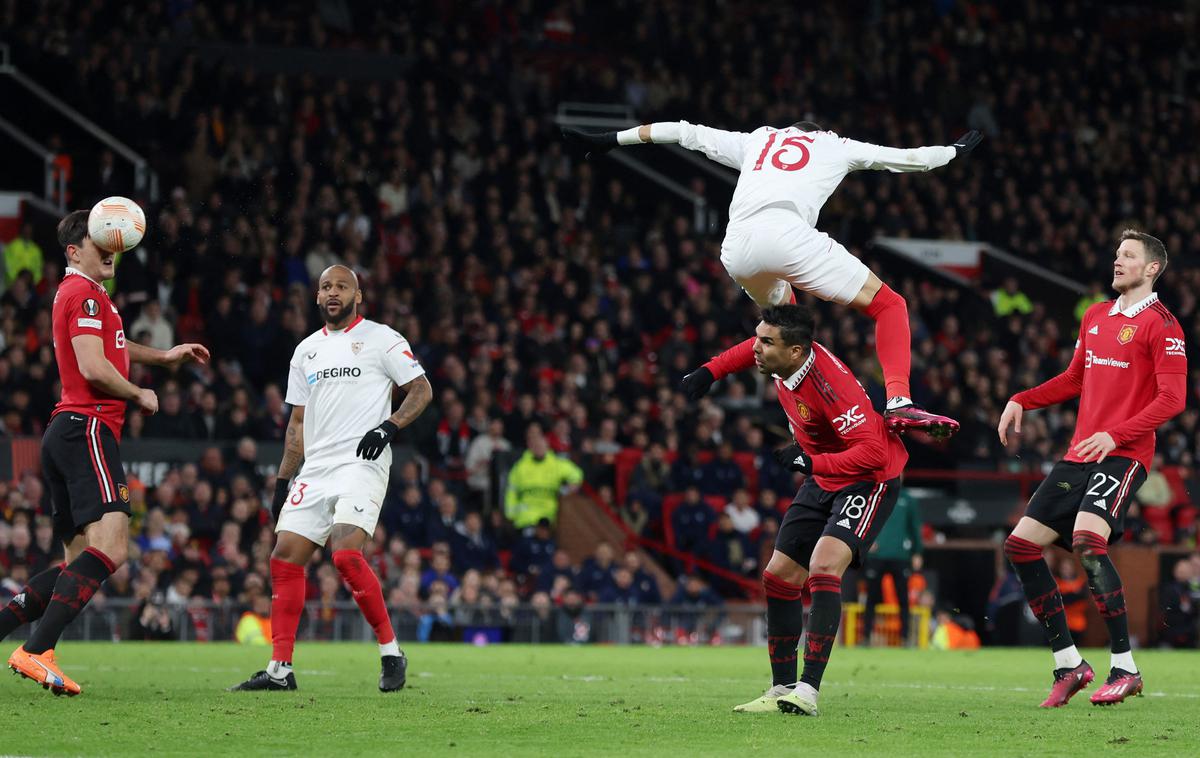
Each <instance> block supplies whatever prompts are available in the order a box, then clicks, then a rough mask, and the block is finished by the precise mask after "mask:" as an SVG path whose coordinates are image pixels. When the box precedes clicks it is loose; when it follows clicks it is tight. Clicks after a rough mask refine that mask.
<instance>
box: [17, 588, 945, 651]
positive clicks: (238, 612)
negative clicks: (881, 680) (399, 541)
mask: <svg viewBox="0 0 1200 758" xmlns="http://www.w3.org/2000/svg"><path fill="white" fill-rule="evenodd" d="M390 610H391V617H392V625H393V627H394V628H395V630H396V636H397V638H398V639H399V640H400V641H401V642H402V643H412V642H462V643H467V644H493V643H513V642H517V643H535V644H537V643H548V644H553V643H566V644H617V645H629V644H646V645H765V644H766V618H765V612H766V608H765V606H763V605H760V604H756V603H731V604H727V605H723V606H696V605H670V604H663V605H644V606H638V605H634V606H629V605H620V604H606V603H594V604H591V605H586V606H583V607H582V608H581V609H579V611H578V612H571V611H567V610H566V609H564V608H562V607H554V606H551V607H548V608H546V607H543V608H540V609H539V608H536V607H534V606H532V605H529V604H516V605H511V606H506V607H500V606H497V605H494V604H477V605H466V604H451V605H445V604H426V603H421V604H413V605H409V606H405V607H394V606H393V607H392V608H391V609H390ZM862 610H863V609H862V606H861V605H860V604H858V603H847V604H846V606H845V609H844V611H843V613H844V615H843V622H842V634H841V635H840V639H839V642H840V643H841V644H843V645H850V646H854V645H858V644H861V642H862V640H863V637H862V634H863V633H862ZM877 611H878V612H877V616H876V623H875V635H874V636H873V637H872V640H871V642H872V644H874V645H882V646H889V647H894V646H899V645H900V644H901V640H900V635H899V621H898V619H897V618H896V614H897V608H896V606H895V605H889V604H881V605H880V606H878V607H877ZM248 617H249V618H250V619H251V623H250V624H244V622H245V621H246V619H247V618H248ZM256 621H257V619H256V618H255V617H253V616H252V614H250V613H249V611H248V610H247V609H246V608H245V606H243V605H241V604H234V603H213V602H210V601H206V600H203V599H200V598H192V599H191V600H190V601H189V602H187V603H171V602H165V601H164V602H161V603H144V602H141V601H137V600H133V599H129V598H101V599H99V602H93V603H92V604H90V605H89V606H88V607H87V608H86V609H84V611H83V613H81V614H80V615H79V617H78V618H76V619H75V621H74V622H72V624H71V625H70V626H69V627H68V628H67V630H66V633H65V634H64V635H63V639H66V640H76V641H86V642H120V641H125V640H143V641H163V642H173V641H179V642H202V643H203V642H229V641H239V642H244V643H246V644H250V645H254V644H258V645H262V646H264V647H265V646H267V645H268V644H269V642H270V639H269V636H265V635H261V634H257V635H256V634H254V633H253V630H254V627H255V623H254V622H256ZM929 621H930V614H929V609H928V608H924V607H914V608H913V609H912V623H911V624H910V639H909V643H908V644H910V645H913V646H915V647H918V648H921V649H925V648H927V647H928V646H929V635H930V628H929ZM30 628H31V627H23V628H22V629H21V630H18V633H17V634H16V635H14V638H16V639H23V638H24V637H25V635H27V634H28V632H29V630H30ZM247 628H249V629H250V630H251V633H246V630H247ZM239 630H240V631H239ZM297 638H298V640H299V641H301V642H371V641H373V640H374V634H373V632H372V630H371V627H370V626H369V625H368V624H367V623H366V621H365V620H364V619H363V616H362V613H361V611H360V610H359V608H358V606H357V605H356V604H355V603H353V602H351V601H344V600H339V601H333V602H328V603H322V602H310V603H308V604H307V605H306V606H305V613H304V616H303V617H302V618H301V622H300V628H299V631H298V634H297Z"/></svg>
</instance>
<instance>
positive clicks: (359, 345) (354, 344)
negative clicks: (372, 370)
mask: <svg viewBox="0 0 1200 758" xmlns="http://www.w3.org/2000/svg"><path fill="white" fill-rule="evenodd" d="M362 346H363V343H361V342H351V343H350V352H352V353H354V354H355V355H358V351H359V350H362Z"/></svg>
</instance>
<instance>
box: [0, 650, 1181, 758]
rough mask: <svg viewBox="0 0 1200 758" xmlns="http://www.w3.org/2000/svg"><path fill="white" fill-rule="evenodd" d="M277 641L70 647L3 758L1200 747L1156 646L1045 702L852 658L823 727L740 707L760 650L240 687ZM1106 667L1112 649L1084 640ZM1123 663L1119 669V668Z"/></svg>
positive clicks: (995, 672) (442, 655)
mask: <svg viewBox="0 0 1200 758" xmlns="http://www.w3.org/2000/svg"><path fill="white" fill-rule="evenodd" d="M268 654H269V650H268V649H266V648H245V647H238V646H234V645H223V644H211V645H194V644H187V645H185V644H158V645H156V644H139V643H123V644H82V643H70V642H68V643H64V644H63V645H62V646H61V649H60V650H59V655H60V662H61V664H62V666H63V668H64V670H65V671H66V672H67V673H68V674H69V675H71V676H73V677H75V678H76V680H77V681H79V683H80V684H82V685H83V687H84V693H83V695H81V696H79V697H76V698H71V699H68V698H65V697H61V698H55V697H53V696H51V695H50V694H49V693H47V692H45V691H43V690H42V689H41V688H40V687H38V686H36V685H34V684H33V683H32V682H29V681H27V680H22V679H19V678H17V677H16V676H6V677H4V678H3V679H0V754H9V755H54V756H74V755H86V756H138V755H155V756H167V755H197V754H204V755H238V756H251V755H270V756H282V755H304V756H312V755H338V756H350V755H418V756H424V755H503V756H506V758H518V757H521V758H523V757H524V756H531V755H548V756H573V755H620V756H622V757H623V758H624V757H627V756H634V755H647V756H650V755H653V756H669V755H689V756H690V755H766V756H771V755H783V754H797V753H801V752H802V753H804V754H807V755H811V756H819V755H830V754H833V755H843V754H853V755H922V756H928V755H954V756H962V755H989V756H994V755H1003V756H1021V755H1028V756H1050V755H1064V756H1066V755H1072V756H1078V755H1089V754H1104V755H1169V756H1174V755H1200V716H1197V714H1200V654H1197V653H1168V652H1157V651H1151V652H1142V653H1139V654H1138V662H1139V665H1140V666H1141V667H1142V669H1143V670H1144V672H1145V674H1146V681H1147V687H1146V696H1145V697H1140V698H1135V699H1132V700H1130V701H1128V702H1126V703H1124V704H1122V705H1119V706H1116V707H1111V708H1097V707H1094V706H1092V705H1091V704H1090V703H1088V701H1087V695H1088V694H1090V692H1091V691H1093V690H1094V687H1095V685H1093V686H1092V687H1091V688H1089V689H1088V690H1085V692H1084V693H1081V695H1078V696H1076V698H1075V700H1073V701H1072V703H1071V704H1070V705H1069V706H1067V707H1066V708H1062V709H1059V710H1056V711H1043V710H1040V709H1039V708H1037V704H1038V703H1039V702H1040V701H1041V699H1042V697H1044V695H1045V694H1046V691H1047V689H1048V686H1049V680H1050V664H1051V660H1050V656H1049V654H1048V653H1047V652H1045V651H1042V650H1039V649H1026V650H981V651H976V652H954V653H938V652H931V651H930V652H920V651H913V650H845V649H840V648H839V649H836V650H835V651H834V656H833V658H832V660H831V662H830V665H829V669H828V671H827V672H826V676H825V684H824V686H823V687H822V693H821V703H820V705H821V710H822V715H821V716H820V717H818V718H805V717H800V716H785V715H783V714H777V713H770V714H761V715H743V714H734V713H731V712H730V708H731V707H732V706H734V705H736V704H738V703H741V702H744V701H747V700H750V699H751V698H753V697H755V696H757V695H759V694H761V691H762V690H763V689H764V688H765V686H766V685H767V684H768V683H769V682H768V679H769V676H768V673H767V668H768V666H767V660H766V652H765V650H763V649H761V648H661V649H653V648H646V647H554V646H536V647H526V646H504V645H498V646H491V647H469V646H466V645H412V646H411V647H409V648H408V654H409V657H410V664H409V671H408V687H407V688H406V689H405V690H404V691H403V692H399V693H392V694H388V695H384V694H382V693H380V692H379V691H378V690H377V689H376V682H377V679H378V675H379V671H378V658H377V657H376V650H375V647H374V645H368V644H301V645H300V646H299V647H298V649H297V655H296V661H297V666H298V668H297V678H298V681H299V685H300V690H299V691H298V692H290V693H289V692H280V693H229V692H225V691H224V690H223V688H224V687H226V686H228V685H231V684H234V683H236V682H238V681H241V680H242V679H243V678H245V677H246V676H248V675H249V674H251V673H253V672H254V671H256V670H257V669H259V668H262V665H263V664H264V663H265V659H266V657H267V656H268ZM1087 656H1088V658H1089V659H1090V661H1091V662H1092V663H1093V665H1095V666H1096V669H1097V674H1098V675H1099V676H1100V677H1103V676H1104V674H1102V673H1101V672H1100V670H1101V668H1104V669H1105V670H1107V664H1108V654H1107V652H1102V651H1098V650H1093V651H1087ZM1105 673H1106V671H1105Z"/></svg>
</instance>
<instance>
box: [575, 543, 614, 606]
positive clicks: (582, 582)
mask: <svg viewBox="0 0 1200 758" xmlns="http://www.w3.org/2000/svg"><path fill="white" fill-rule="evenodd" d="M614 558H615V554H614V552H613V548H612V545H610V544H608V543H607V542H601V543H600V544H598V545H596V549H595V551H594V552H593V553H592V555H591V556H590V557H589V558H588V559H587V560H585V561H584V562H583V566H582V567H581V568H580V570H579V581H578V584H577V587H578V589H579V591H580V592H582V593H583V594H584V596H585V597H587V598H588V599H590V600H595V599H597V598H598V597H599V596H600V594H601V593H603V592H604V590H605V589H607V588H608V587H610V586H612V583H613V572H614V571H615V570H616V563H615V561H614Z"/></svg>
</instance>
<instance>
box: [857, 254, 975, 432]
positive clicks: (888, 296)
mask: <svg viewBox="0 0 1200 758" xmlns="http://www.w3.org/2000/svg"><path fill="white" fill-rule="evenodd" d="M850 305H851V306H853V307H854V308H855V309H856V310H858V311H859V312H861V313H864V314H866V315H867V316H870V318H871V320H872V321H874V322H875V352H876V353H877V354H878V356H879V365H880V367H881V368H882V369H883V382H884V385H885V386H886V388H887V398H888V400H887V410H886V411H885V413H884V418H885V420H886V421H887V423H888V427H889V428H890V429H892V430H894V431H897V432H902V431H904V430H906V429H916V430H920V431H923V432H927V433H929V434H930V435H932V436H933V437H935V438H942V439H945V438H947V437H950V436H952V435H953V434H954V433H955V432H957V431H958V422H957V421H955V420H954V419H952V418H949V417H948V416H940V415H938V414H936V413H930V412H929V411H926V410H924V409H923V408H920V407H918V406H917V405H915V404H914V403H913V401H912V390H911V389H910V386H909V375H910V374H911V372H912V331H911V329H910V328H909V325H908V305H907V304H906V303H905V302H904V298H903V297H901V296H900V295H899V294H897V293H896V292H895V290H893V289H892V288H891V287H889V286H887V285H886V284H884V283H883V281H882V280H880V278H879V277H878V276H876V275H875V274H874V273H871V274H870V275H869V276H868V277H867V281H866V283H865V284H863V286H862V289H861V290H859V292H858V294H857V295H855V297H854V299H853V300H851V301H850Z"/></svg>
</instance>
